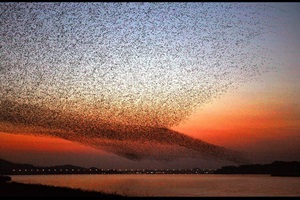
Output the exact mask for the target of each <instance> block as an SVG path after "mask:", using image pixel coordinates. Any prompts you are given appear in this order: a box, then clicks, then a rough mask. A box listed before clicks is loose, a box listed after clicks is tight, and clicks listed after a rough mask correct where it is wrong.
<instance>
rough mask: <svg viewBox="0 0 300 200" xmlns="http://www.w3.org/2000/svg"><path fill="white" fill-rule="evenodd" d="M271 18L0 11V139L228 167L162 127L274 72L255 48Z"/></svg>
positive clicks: (255, 10)
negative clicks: (61, 142)
mask: <svg viewBox="0 0 300 200" xmlns="http://www.w3.org/2000/svg"><path fill="white" fill-rule="evenodd" d="M273 12H274V8H272V7H271V6H270V5H266V4H262V3H261V4H247V3H245V4H244V3H16V2H12V3H1V4H0V35H1V37H0V49H1V53H0V61H1V63H0V82H1V84H0V95H1V98H0V111H1V112H0V125H1V126H0V131H2V132H12V133H17V132H18V133H23V134H24V133H27V132H28V133H30V134H44V135H51V136H55V137H60V138H64V139H68V140H71V141H74V142H79V143H82V144H86V145H90V146H93V147H95V148H100V149H104V150H106V151H109V152H113V153H116V154H118V155H120V156H124V157H127V158H129V159H164V160H168V159H174V158H177V157H180V156H187V155H190V156H192V155H193V156H196V157H197V156H198V155H202V156H204V157H205V156H212V157H215V158H220V159H227V160H231V161H234V162H239V161H241V160H243V158H242V157H241V156H240V154H239V153H238V152H235V151H232V150H228V149H225V148H223V147H218V146H215V145H212V144H208V143H205V142H203V141H201V140H198V139H194V138H191V137H188V136H186V135H184V134H182V133H178V132H175V131H171V130H170V129H169V128H171V127H172V126H174V125H177V124H179V123H181V122H182V121H183V120H185V119H187V118H188V116H189V115H190V114H191V113H192V112H193V111H195V110H196V109H198V108H199V107H201V106H204V105H205V104H207V103H209V102H211V101H213V100H215V99H216V98H218V97H220V95H222V94H224V93H226V92H227V91H228V90H233V89H235V88H237V87H239V86H240V85H241V84H243V83H245V82H247V81H249V80H253V79H254V78H257V77H259V75H260V74H262V73H265V72H267V71H268V70H271V69H272V68H273V67H274V62H273V59H272V58H271V56H270V51H269V50H268V49H266V48H264V47H263V46H261V45H260V44H261V43H260V42H261V41H262V40H264V39H265V37H266V35H267V34H268V33H269V32H272V30H273V29H272V24H270V19H272V17H273V15H272V13H273ZM277 12H278V11H277ZM8 124H14V126H10V125H8ZM13 127H18V128H13ZM30 127H31V128H30ZM28 130H30V131H28ZM184 152H185V153H184Z"/></svg>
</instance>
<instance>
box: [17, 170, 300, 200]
mask: <svg viewBox="0 0 300 200" xmlns="http://www.w3.org/2000/svg"><path fill="white" fill-rule="evenodd" d="M11 177H12V180H13V181H16V182H21V183H34V184H36V183H37V184H44V185H54V186H64V187H72V188H81V189H86V190H96V191H104V192H108V193H114V192H115V193H117V194H122V195H127V196H172V197H175V196H300V178H299V177H271V176H269V175H215V174H209V175H207V174H201V175H195V174H193V175H157V174H156V175H137V174H126V175H124V174H122V175H20V176H11Z"/></svg>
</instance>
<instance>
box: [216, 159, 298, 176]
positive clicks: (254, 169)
mask: <svg viewBox="0 0 300 200" xmlns="http://www.w3.org/2000/svg"><path fill="white" fill-rule="evenodd" d="M215 173H216V174H271V175H273V176H300V162H298V161H291V162H285V161H274V162H272V163H271V164H264V165H261V164H253V165H240V166H238V167H236V166H224V167H222V168H221V169H217V170H216V171H215Z"/></svg>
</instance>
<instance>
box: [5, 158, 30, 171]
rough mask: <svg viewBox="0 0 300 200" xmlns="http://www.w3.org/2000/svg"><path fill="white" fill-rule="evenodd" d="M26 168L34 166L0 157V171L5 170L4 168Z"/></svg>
mask: <svg viewBox="0 0 300 200" xmlns="http://www.w3.org/2000/svg"><path fill="white" fill-rule="evenodd" d="M13 168H17V169H28V168H36V167H35V166H33V165H30V164H17V163H12V162H9V161H7V160H3V159H0V171H1V170H6V169H13Z"/></svg>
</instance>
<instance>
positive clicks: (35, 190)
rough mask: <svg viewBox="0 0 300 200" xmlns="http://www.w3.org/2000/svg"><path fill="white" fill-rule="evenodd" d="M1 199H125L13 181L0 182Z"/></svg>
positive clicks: (87, 191)
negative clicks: (34, 197)
mask: <svg viewBox="0 0 300 200" xmlns="http://www.w3.org/2000/svg"><path fill="white" fill-rule="evenodd" d="M0 196H1V197H26V196H27V197H29V196H36V197H72V196H74V197H75V196H76V197H102V198H118V197H119V198H120V197H125V196H122V195H119V194H115V193H105V192H97V191H91V190H83V189H74V188H69V187H59V186H48V185H41V184H24V183H18V182H14V181H3V182H0Z"/></svg>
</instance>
